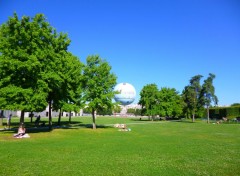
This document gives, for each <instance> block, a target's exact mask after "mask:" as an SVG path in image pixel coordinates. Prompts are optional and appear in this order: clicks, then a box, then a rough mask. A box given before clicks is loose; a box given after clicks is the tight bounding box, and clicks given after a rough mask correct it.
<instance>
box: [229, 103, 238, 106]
mask: <svg viewBox="0 0 240 176" xmlns="http://www.w3.org/2000/svg"><path fill="white" fill-rule="evenodd" d="M231 106H240V103H233V104H231Z"/></svg>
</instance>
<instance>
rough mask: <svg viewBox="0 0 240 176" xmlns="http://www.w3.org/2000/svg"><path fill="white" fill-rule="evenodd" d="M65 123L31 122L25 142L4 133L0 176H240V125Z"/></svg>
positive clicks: (86, 119) (127, 120)
mask: <svg viewBox="0 0 240 176" xmlns="http://www.w3.org/2000/svg"><path fill="white" fill-rule="evenodd" d="M16 120H18V119H15V120H14V119H13V124H14V125H16V124H15V123H14V121H16ZM62 120H63V125H62V126H61V127H59V128H54V129H53V130H52V131H48V129H47V128H37V129H36V128H32V127H31V124H30V123H29V119H27V118H26V125H27V127H28V129H27V130H28V133H29V135H30V136H31V137H30V138H26V139H15V138H13V137H12V135H13V134H14V130H9V131H0V151H1V154H0V161H1V163H0V175H34V176H35V175H39V176H40V175H58V176H61V175H102V176H103V175H104V176H106V175H137V176H147V175H149V176H152V175H153V176H155V175H174V176H175V175H201V176H202V175H227V176H231V175H233V176H235V175H240V169H239V165H240V124H220V125H216V124H206V122H202V121H198V122H196V123H189V122H188V121H183V122H169V121H156V122H151V121H147V120H146V119H143V120H142V121H139V118H137V119H134V118H132V119H131V118H112V117H110V118H109V117H98V119H97V124H98V125H99V126H98V127H99V128H98V129H97V130H92V129H91V128H89V127H90V126H91V125H90V124H91V122H92V121H91V118H90V117H79V118H72V125H68V123H67V121H68V119H67V118H63V119H62ZM54 121H57V119H54ZM115 123H126V124H127V126H128V127H129V128H131V131H129V132H121V131H118V129H116V128H113V127H112V124H115Z"/></svg>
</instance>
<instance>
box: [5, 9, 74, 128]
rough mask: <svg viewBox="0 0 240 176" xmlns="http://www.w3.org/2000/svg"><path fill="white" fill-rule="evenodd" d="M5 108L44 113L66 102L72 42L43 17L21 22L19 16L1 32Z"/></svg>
mask: <svg viewBox="0 0 240 176" xmlns="http://www.w3.org/2000/svg"><path fill="white" fill-rule="evenodd" d="M0 43H1V44H0V53H1V54H0V65H1V66H0V70H1V71H0V78H1V81H0V95H1V96H0V97H1V98H0V105H1V108H4V109H11V110H17V109H18V110H21V111H22V113H21V121H23V118H24V112H25V111H42V110H43V109H45V107H46V105H47V103H48V104H49V128H50V129H51V127H52V117H51V109H52V103H54V104H59V101H61V100H62V99H63V96H62V95H65V94H62V93H63V89H62V88H63V84H64V83H65V82H64V81H65V79H64V78H65V76H64V73H63V72H62V70H63V68H64V66H65V65H64V63H65V62H64V61H63V60H64V59H65V56H66V52H67V47H68V45H69V44H70V40H69V38H68V37H67V35H66V34H63V33H59V34H58V33H57V32H56V30H55V29H54V28H53V27H52V26H50V24H49V23H48V22H47V21H46V19H45V17H44V15H43V14H37V15H35V17H33V18H30V17H27V16H23V17H22V19H21V20H19V19H18V16H17V14H16V13H14V16H13V17H11V18H9V20H8V21H7V23H5V24H3V25H2V26H1V29H0Z"/></svg>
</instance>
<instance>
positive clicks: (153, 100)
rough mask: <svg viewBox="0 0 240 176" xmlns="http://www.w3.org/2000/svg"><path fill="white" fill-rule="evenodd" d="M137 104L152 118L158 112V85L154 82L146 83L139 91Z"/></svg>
mask: <svg viewBox="0 0 240 176" xmlns="http://www.w3.org/2000/svg"><path fill="white" fill-rule="evenodd" d="M139 104H140V105H141V106H142V109H143V111H144V112H145V114H146V115H148V116H149V117H151V119H152V120H153V119H154V116H156V115H158V112H159V109H158V107H159V100H158V87H157V85H156V84H147V85H146V86H144V87H143V88H142V90H141V92H140V100H139Z"/></svg>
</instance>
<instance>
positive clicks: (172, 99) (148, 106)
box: [139, 84, 183, 119]
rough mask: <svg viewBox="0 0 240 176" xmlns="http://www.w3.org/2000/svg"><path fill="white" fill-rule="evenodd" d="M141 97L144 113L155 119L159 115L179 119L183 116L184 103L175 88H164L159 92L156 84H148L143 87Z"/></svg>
mask: <svg viewBox="0 0 240 176" xmlns="http://www.w3.org/2000/svg"><path fill="white" fill-rule="evenodd" d="M140 96H141V97H140V101H139V104H140V105H142V107H143V109H142V113H143V114H144V115H148V116H150V117H152V118H153V119H154V117H155V116H157V115H159V116H161V117H166V116H168V117H177V116H180V115H181V114H182V107H183V102H182V99H181V96H180V95H178V92H177V91H176V90H175V89H174V88H173V89H171V88H162V89H161V90H160V91H159V90H158V88H157V85H156V84H148V85H146V86H144V87H143V89H142V90H141V92H140Z"/></svg>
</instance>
